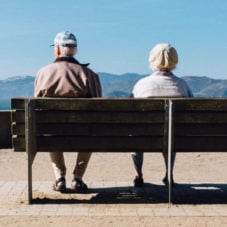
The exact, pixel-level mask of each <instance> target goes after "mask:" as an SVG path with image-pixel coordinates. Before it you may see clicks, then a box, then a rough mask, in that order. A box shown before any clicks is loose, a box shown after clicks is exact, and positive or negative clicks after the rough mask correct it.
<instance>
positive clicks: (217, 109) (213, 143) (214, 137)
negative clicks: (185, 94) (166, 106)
mask: <svg viewBox="0 0 227 227" xmlns="http://www.w3.org/2000/svg"><path fill="white" fill-rule="evenodd" d="M172 102H173V140H174V142H173V144H174V145H173V146H174V148H175V151H176V152H196V151H198V152H219V151H220V152H223V151H225V152H226V151H227V99H224V98H215V99H198V98H196V99H195V98H193V99H175V100H174V99H173V100H172Z"/></svg>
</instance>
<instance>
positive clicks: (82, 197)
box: [32, 183, 227, 205]
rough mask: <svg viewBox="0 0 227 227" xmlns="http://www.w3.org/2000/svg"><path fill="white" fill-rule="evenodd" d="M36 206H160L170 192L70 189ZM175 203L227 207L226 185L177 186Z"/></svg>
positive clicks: (44, 197)
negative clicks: (81, 190)
mask: <svg viewBox="0 0 227 227" xmlns="http://www.w3.org/2000/svg"><path fill="white" fill-rule="evenodd" d="M32 203H34V204H59V203H62V204H158V203H168V190H167V188H166V187H165V186H163V185H156V184H149V183H146V184H145V186H144V187H143V188H134V187H114V188H113V187H109V188H106V187H105V188H91V189H89V190H88V191H87V193H85V194H76V193H73V192H72V191H71V190H70V189H67V191H66V192H65V193H60V194H58V193H57V196H53V195H48V194H43V195H42V196H38V197H37V198H34V199H33V200H32ZM172 203H173V204H195V205H196V204H227V185H226V184H176V186H175V187H174V188H173V189H172Z"/></svg>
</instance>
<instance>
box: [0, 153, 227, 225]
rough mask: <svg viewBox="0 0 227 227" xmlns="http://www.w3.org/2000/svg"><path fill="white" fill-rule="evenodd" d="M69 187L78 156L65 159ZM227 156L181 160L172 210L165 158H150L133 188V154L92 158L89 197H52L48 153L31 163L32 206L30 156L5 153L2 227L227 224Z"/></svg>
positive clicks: (0, 159)
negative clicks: (142, 179)
mask: <svg viewBox="0 0 227 227" xmlns="http://www.w3.org/2000/svg"><path fill="white" fill-rule="evenodd" d="M65 158H66V163H67V167H68V172H67V177H66V179H67V186H68V187H69V186H70V181H71V177H72V176H71V171H72V170H73V167H74V163H75V154H71V153H70V154H68V153H67V154H66V155H65ZM226 163H227V153H225V154H223V153H221V154H178V155H177V160H176V166H175V169H174V170H175V171H174V179H175V181H176V182H177V185H176V187H175V188H174V189H173V204H172V205H171V206H170V207H169V206H168V197H167V195H168V192H167V188H166V187H165V186H164V185H163V184H162V182H161V179H162V177H163V175H164V171H165V169H164V165H163V159H162V156H161V155H160V154H146V156H145V163H144V176H145V182H146V183H145V187H144V188H141V189H135V188H134V187H133V185H132V179H133V177H134V169H133V165H132V160H131V159H130V155H129V154H128V155H127V154H104V153H97V154H93V156H92V159H91V161H90V163H89V167H88V169H87V171H86V176H85V178H84V179H85V181H86V183H87V184H88V186H89V191H88V192H87V193H86V194H75V193H72V192H71V191H70V190H69V189H68V190H67V192H66V193H64V194H61V193H57V192H54V191H52V189H51V186H52V183H53V181H52V180H53V171H52V168H51V165H50V162H49V157H48V154H47V153H45V154H38V155H37V157H36V160H35V162H34V164H33V198H34V200H33V205H28V204H27V181H26V179H27V163H26V154H23V153H13V152H12V151H11V150H1V151H0V227H3V226H4V227H5V226H7V227H9V226H10V227H11V226H12V227H15V226H16V227H21V226H28V225H29V226H32V227H33V226H35V227H36V226H48V227H51V226H54V227H56V226H61V227H62V226H80V227H81V226H86V227H87V226H92V227H93V226H97V227H100V226H101V227H107V226H108V227H109V226H110V227H112V226H113V227H115V226H123V227H125V226H126V227H127V226H129V227H134V226H135V227H137V226H139V227H145V226H146V227H150V226H158V227H161V226H174V227H175V226H212V227H213V226H218V227H220V226H227V185H226V184H225V183H226V182H227V176H226V171H227V166H226Z"/></svg>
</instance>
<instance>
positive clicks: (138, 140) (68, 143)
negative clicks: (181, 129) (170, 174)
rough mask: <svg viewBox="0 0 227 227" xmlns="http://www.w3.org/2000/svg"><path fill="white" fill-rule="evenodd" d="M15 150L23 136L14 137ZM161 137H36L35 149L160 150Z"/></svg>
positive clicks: (21, 147)
mask: <svg viewBox="0 0 227 227" xmlns="http://www.w3.org/2000/svg"><path fill="white" fill-rule="evenodd" d="M13 140H14V142H13V143H14V145H15V148H16V150H17V151H20V150H23V149H24V144H25V140H24V138H23V137H18V138H14V139H13ZM162 148H163V138H162V137H158V136H157V137H125V138H124V137H78V138H74V137H65V138H64V137H38V138H37V151H86V150H87V151H100V152H104V151H105V152H113V151H115V152H123V151H126V152H132V151H147V152H160V151H162Z"/></svg>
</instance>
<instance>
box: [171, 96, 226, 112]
mask: <svg viewBox="0 0 227 227" xmlns="http://www.w3.org/2000/svg"><path fill="white" fill-rule="evenodd" d="M173 102H174V105H175V110H176V111H180V110H183V111H192V110H194V111H205V110H207V111H216V110H219V111H227V98H213V99H212V98H191V99H189V98H181V99H173Z"/></svg>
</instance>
